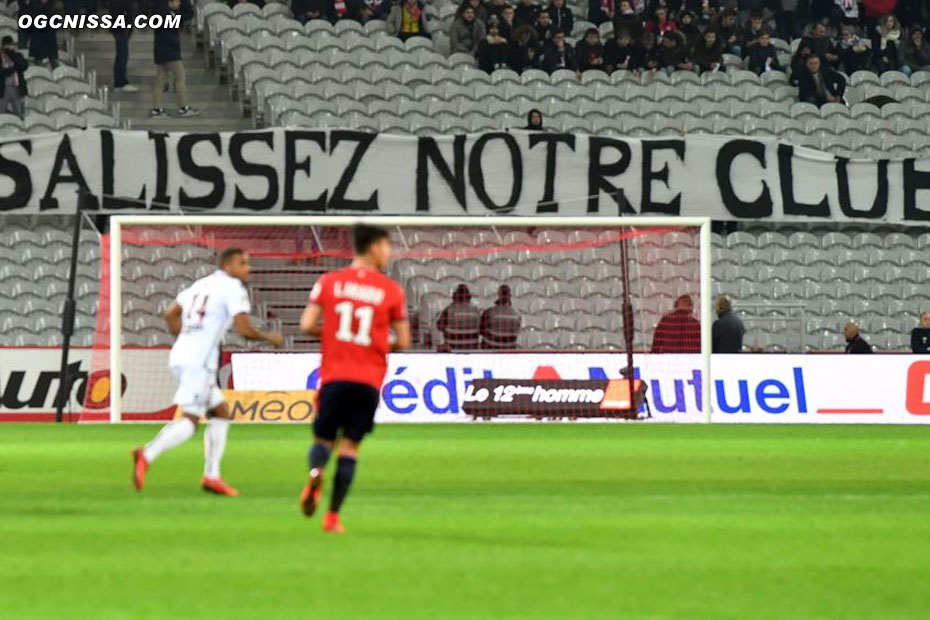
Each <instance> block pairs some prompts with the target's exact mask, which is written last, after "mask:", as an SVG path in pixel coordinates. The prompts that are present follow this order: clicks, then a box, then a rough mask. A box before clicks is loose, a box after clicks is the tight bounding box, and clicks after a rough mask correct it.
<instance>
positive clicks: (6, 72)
mask: <svg viewBox="0 0 930 620" xmlns="http://www.w3.org/2000/svg"><path fill="white" fill-rule="evenodd" d="M28 67H29V63H28V62H27V61H26V59H25V58H23V56H22V54H20V53H19V52H18V51H16V42H15V41H14V40H13V37H11V36H9V35H7V36H4V37H3V39H2V42H0V77H2V79H0V113H4V114H5V113H7V112H9V113H10V114H15V115H16V116H18V117H20V118H23V116H24V115H25V113H26V105H25V101H24V100H25V97H26V95H27V94H28V91H27V89H26V75H25V72H26V69H27V68H28Z"/></svg>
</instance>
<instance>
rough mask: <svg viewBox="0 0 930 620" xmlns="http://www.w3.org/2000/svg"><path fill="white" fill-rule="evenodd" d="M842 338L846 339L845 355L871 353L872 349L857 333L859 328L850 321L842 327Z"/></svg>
mask: <svg viewBox="0 0 930 620" xmlns="http://www.w3.org/2000/svg"><path fill="white" fill-rule="evenodd" d="M843 336H845V337H846V352H847V353H872V347H871V346H870V345H869V343H868V342H866V341H865V338H863V337H862V334H860V333H859V326H858V325H856V324H855V323H853V322H852V321H850V322H849V323H847V324H846V326H845V327H843Z"/></svg>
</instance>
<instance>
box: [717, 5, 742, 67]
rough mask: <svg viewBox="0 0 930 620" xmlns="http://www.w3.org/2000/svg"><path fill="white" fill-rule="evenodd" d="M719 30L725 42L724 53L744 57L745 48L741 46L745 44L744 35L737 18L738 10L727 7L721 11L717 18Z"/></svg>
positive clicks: (721, 38)
mask: <svg viewBox="0 0 930 620" xmlns="http://www.w3.org/2000/svg"><path fill="white" fill-rule="evenodd" d="M717 32H718V33H719V34H720V41H721V42H722V43H723V53H724V54H733V55H735V56H740V57H742V55H743V50H742V48H741V47H740V46H741V45H742V44H743V35H742V32H741V31H740V27H739V23H738V22H737V20H736V11H734V10H733V9H726V10H724V11H723V12H722V13H720V15H719V19H718V20H717Z"/></svg>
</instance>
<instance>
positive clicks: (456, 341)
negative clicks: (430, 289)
mask: <svg viewBox="0 0 930 620" xmlns="http://www.w3.org/2000/svg"><path fill="white" fill-rule="evenodd" d="M480 322H481V315H480V314H479V313H478V308H476V307H475V305H474V304H473V303H471V291H470V290H468V285H466V284H459V285H458V286H457V287H455V291H454V292H453V293H452V303H451V304H449V305H448V306H446V308H445V309H444V310H443V311H442V314H440V315H439V320H437V321H436V328H437V329H438V330H439V331H441V332H442V335H443V340H444V344H443V346H442V347H441V349H442V350H447V351H462V350H467V349H477V348H478V332H479V327H480Z"/></svg>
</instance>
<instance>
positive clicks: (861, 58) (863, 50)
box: [837, 26, 872, 75]
mask: <svg viewBox="0 0 930 620" xmlns="http://www.w3.org/2000/svg"><path fill="white" fill-rule="evenodd" d="M837 49H838V50H839V53H840V59H841V60H842V62H843V71H845V72H846V75H852V74H853V73H855V72H856V71H871V69H872V50H870V49H869V48H868V47H867V46H866V45H865V43H864V42H863V41H862V39H861V38H860V37H859V35H857V34H856V29H855V28H854V27H853V26H843V33H842V36H841V37H840V43H839V45H837Z"/></svg>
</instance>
